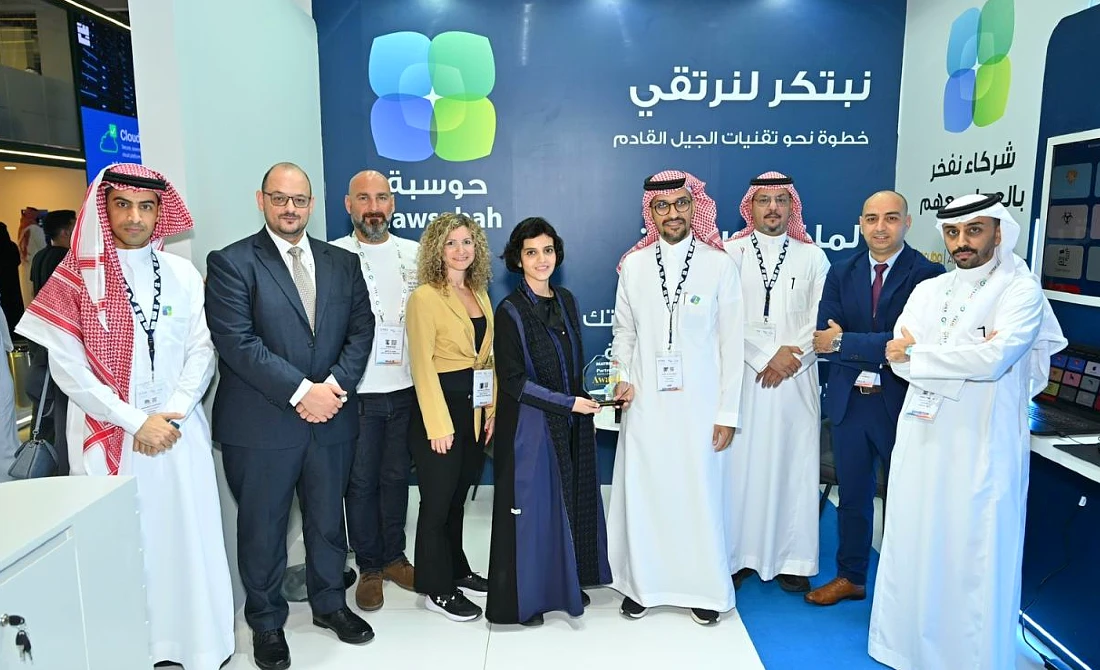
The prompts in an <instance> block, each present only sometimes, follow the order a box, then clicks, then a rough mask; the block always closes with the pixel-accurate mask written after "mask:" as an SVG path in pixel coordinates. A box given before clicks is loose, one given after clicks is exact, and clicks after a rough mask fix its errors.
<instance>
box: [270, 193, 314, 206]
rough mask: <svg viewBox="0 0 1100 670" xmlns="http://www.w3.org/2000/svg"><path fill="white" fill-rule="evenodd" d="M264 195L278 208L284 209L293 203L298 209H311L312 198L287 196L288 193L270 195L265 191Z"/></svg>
mask: <svg viewBox="0 0 1100 670" xmlns="http://www.w3.org/2000/svg"><path fill="white" fill-rule="evenodd" d="M263 194H264V195H266V196H267V197H269V198H271V204H272V205H275V206H276V207H283V206H284V205H286V203H288V202H293V203H294V206H295V207H297V208H298V209H303V208H305V207H309V201H310V200H312V196H308V195H287V194H286V193H278V192H276V193H268V192H267V191H263Z"/></svg>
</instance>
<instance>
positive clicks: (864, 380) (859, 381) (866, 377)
mask: <svg viewBox="0 0 1100 670" xmlns="http://www.w3.org/2000/svg"><path fill="white" fill-rule="evenodd" d="M881 379H882V378H881V377H879V374H878V373H877V372H866V371H865V372H861V373H859V376H858V377H856V386H859V387H860V388H865V389H869V388H871V387H872V386H880V385H881Z"/></svg>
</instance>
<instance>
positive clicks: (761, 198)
mask: <svg viewBox="0 0 1100 670" xmlns="http://www.w3.org/2000/svg"><path fill="white" fill-rule="evenodd" d="M752 201H753V203H754V204H755V205H757V206H759V207H768V206H769V205H771V204H772V202H775V206H776V207H786V206H788V205H790V204H791V198H790V196H786V195H777V196H775V197H774V198H773V197H771V196H769V195H758V196H756V197H755V198H753V199H752Z"/></svg>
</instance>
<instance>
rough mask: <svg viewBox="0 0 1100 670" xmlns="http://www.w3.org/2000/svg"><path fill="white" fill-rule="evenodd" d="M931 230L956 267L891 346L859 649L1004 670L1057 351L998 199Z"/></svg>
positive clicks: (950, 216)
mask: <svg viewBox="0 0 1100 670" xmlns="http://www.w3.org/2000/svg"><path fill="white" fill-rule="evenodd" d="M936 219H937V220H936V226H937V227H938V228H939V229H940V231H941V232H942V233H943V240H944V245H945V246H946V247H947V250H948V252H949V253H950V254H951V257H952V258H954V259H955V264H956V268H955V270H953V271H952V272H948V273H947V274H942V275H940V276H938V277H933V278H931V279H927V280H925V281H923V282H921V283H920V284H918V285H917V286H916V288H914V289H913V293H912V294H911V295H910V296H909V300H908V302H906V303H905V308H904V309H903V310H902V312H901V316H899V317H898V320H897V323H896V324H895V326H894V338H895V339H893V340H890V341H889V342H887V343H886V351H885V354H886V360H887V361H889V362H890V367H891V369H892V370H893V371H894V373H896V374H897V375H898V376H900V377H901V378H903V379H905V380H907V381H908V382H909V390H908V391H907V392H906V394H905V403H904V404H903V405H902V410H901V418H900V419H899V421H898V434H897V442H896V443H895V445H894V453H893V455H892V457H891V463H890V489H889V490H890V504H889V505H888V506H887V508H886V522H885V528H884V530H883V539H882V558H881V559H880V560H879V567H878V578H877V580H876V582H875V595H874V598H875V600H874V603H873V604H872V606H871V629H870V638H869V643H868V651H869V653H870V654H871V656H872V657H873V658H874V659H875V660H877V661H879V662H880V663H883V664H885V665H888V666H890V667H891V668H924V669H927V670H937V669H941V668H943V669H946V668H982V669H983V670H984V669H986V668H989V669H992V668H1013V667H1016V631H1017V627H1018V625H1019V623H1018V622H1019V614H1020V565H1021V560H1022V557H1023V544H1024V513H1025V511H1026V505H1027V488H1028V464H1029V461H1028V459H1029V457H1030V452H1031V449H1030V440H1031V435H1030V432H1029V431H1028V422H1027V420H1026V419H1027V408H1028V402H1029V401H1030V400H1031V398H1032V397H1034V396H1035V395H1036V394H1038V393H1039V392H1040V391H1042V390H1043V388H1044V387H1045V386H1046V384H1047V375H1048V373H1049V372H1050V356H1051V355H1052V354H1054V353H1056V352H1058V351H1059V350H1061V349H1062V348H1063V347H1065V346H1066V340H1065V338H1064V337H1063V336H1062V329H1061V327H1060V326H1059V325H1058V321H1057V319H1056V318H1055V316H1054V312H1053V311H1052V310H1051V308H1050V303H1049V302H1048V301H1047V299H1046V296H1044V295H1043V290H1042V286H1041V285H1040V284H1039V279H1038V277H1036V276H1035V274H1034V273H1032V272H1031V270H1030V269H1029V268H1028V266H1027V263H1026V262H1025V261H1024V259H1022V258H1020V257H1019V256H1017V255H1016V254H1015V253H1013V248H1014V247H1015V246H1016V241H1017V240H1018V239H1019V237H1020V233H1021V230H1020V226H1019V224H1017V223H1016V221H1014V220H1013V218H1012V215H1011V214H1009V212H1008V210H1007V209H1005V207H1004V205H1002V204H1001V196H1000V195H999V194H993V195H980V194H975V193H971V194H968V195H964V196H962V197H961V198H956V199H954V200H952V201H951V203H950V204H949V205H947V206H946V207H943V208H942V209H940V210H939V211H938V212H937V213H936Z"/></svg>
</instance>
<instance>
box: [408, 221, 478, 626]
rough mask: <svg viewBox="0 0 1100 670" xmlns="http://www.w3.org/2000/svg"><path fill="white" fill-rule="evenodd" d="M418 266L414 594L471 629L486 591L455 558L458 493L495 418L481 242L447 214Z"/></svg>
mask: <svg viewBox="0 0 1100 670" xmlns="http://www.w3.org/2000/svg"><path fill="white" fill-rule="evenodd" d="M417 261H418V268H417V272H418V275H419V279H420V286H419V287H418V288H417V289H416V290H415V291H413V293H412V295H410V296H409V303H408V308H407V312H406V314H407V327H408V335H409V363H410V367H411V368H412V377H413V384H414V385H415V386H416V397H417V401H418V403H417V406H416V407H414V411H413V416H412V418H411V420H410V422H409V451H410V452H411V453H412V457H413V460H414V461H415V462H416V476H417V481H418V482H419V487H420V515H419V517H418V519H417V523H416V557H415V560H416V575H415V587H416V591H417V593H423V594H424V595H425V596H427V598H426V603H425V604H426V606H427V608H428V609H429V610H431V611H433V612H438V613H440V614H442V615H443V616H445V617H447V618H448V619H451V620H453V621H472V620H474V619H477V618H478V617H480V616H481V608H480V607H479V606H477V605H475V604H474V603H473V602H471V601H470V600H469V599H468V598H467V597H466V595H465V594H464V593H463V591H466V592H467V593H470V592H472V593H474V594H476V595H485V594H486V593H487V592H488V590H489V585H488V582H486V581H485V578H484V577H481V576H479V575H477V574H475V573H474V571H473V570H472V569H471V568H470V564H469V562H468V561H467V560H466V553H465V552H464V551H463V550H462V518H463V512H464V505H465V503H466V495H467V493H468V492H469V490H470V486H471V485H473V484H474V482H475V480H476V479H477V477H478V475H479V474H480V469H481V464H482V462H483V461H482V456H481V455H482V453H483V445H484V444H485V443H486V442H488V440H489V439H490V438H491V437H492V436H493V424H494V420H495V414H496V378H495V374H494V372H493V310H492V307H491V305H490V303H489V295H488V293H487V292H486V289H487V287H488V285H489V279H490V270H489V263H490V260H489V244H488V242H487V241H486V239H485V233H484V231H482V230H481V228H480V227H479V226H478V225H477V224H476V223H474V222H473V221H472V220H471V219H470V218H469V217H468V216H466V215H463V214H452V213H449V212H448V213H446V214H442V215H441V216H438V217H436V218H435V219H433V220H432V222H431V223H430V224H428V227H427V229H426V230H425V231H424V234H423V236H421V238H420V253H419V257H418V259H417ZM460 589H461V590H460Z"/></svg>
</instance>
